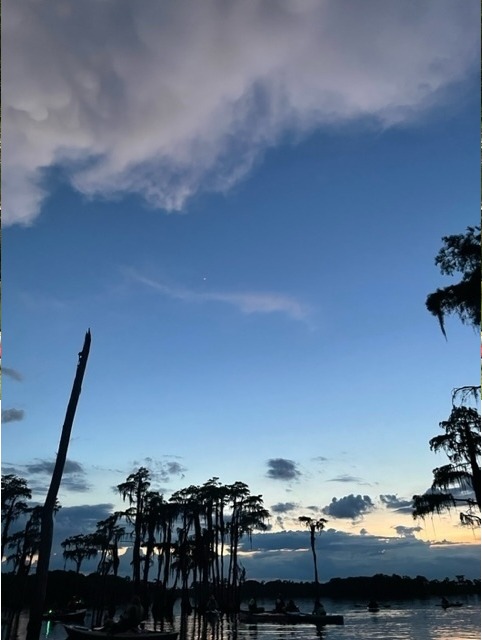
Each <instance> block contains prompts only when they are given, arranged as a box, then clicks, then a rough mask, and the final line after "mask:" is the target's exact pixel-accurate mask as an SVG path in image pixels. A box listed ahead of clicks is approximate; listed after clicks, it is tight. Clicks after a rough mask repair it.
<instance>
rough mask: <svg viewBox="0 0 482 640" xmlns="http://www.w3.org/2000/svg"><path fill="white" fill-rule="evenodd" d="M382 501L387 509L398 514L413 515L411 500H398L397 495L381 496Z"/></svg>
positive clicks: (386, 494) (387, 494)
mask: <svg viewBox="0 0 482 640" xmlns="http://www.w3.org/2000/svg"><path fill="white" fill-rule="evenodd" d="M380 500H381V501H382V503H383V504H384V505H385V506H386V508H387V509H393V510H394V511H396V512H397V513H412V509H413V503H412V501H411V500H404V499H401V498H398V497H397V495H396V494H393V493H385V494H380Z"/></svg>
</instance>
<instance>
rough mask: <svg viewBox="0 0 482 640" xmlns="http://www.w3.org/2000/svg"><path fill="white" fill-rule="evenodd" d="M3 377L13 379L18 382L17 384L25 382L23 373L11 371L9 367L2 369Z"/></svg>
mask: <svg viewBox="0 0 482 640" xmlns="http://www.w3.org/2000/svg"><path fill="white" fill-rule="evenodd" d="M2 375H5V376H7V377H8V378H12V380H16V381H17V382H21V381H22V380H23V376H22V374H21V373H19V372H18V371H16V370H15V369H10V368H9V367H2Z"/></svg>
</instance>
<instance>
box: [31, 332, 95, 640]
mask: <svg viewBox="0 0 482 640" xmlns="http://www.w3.org/2000/svg"><path fill="white" fill-rule="evenodd" d="M90 341H91V336H90V329H89V330H88V331H87V333H86V334H85V339H84V346H83V347H82V351H80V353H79V361H78V363H77V371H76V373H75V379H74V384H73V386H72V392H71V394H70V400H69V404H68V405H67V411H66V413H65V420H64V425H63V427H62V434H61V436H60V443H59V450H58V452H57V459H56V461H55V467H54V471H53V474H52V480H51V481H50V487H49V490H48V493H47V497H46V498H45V504H44V506H43V509H42V516H41V530H40V545H39V552H38V561H37V571H36V574H35V584H34V591H33V600H32V605H31V607H30V618H29V621H28V625H27V636H26V640H39V637H40V631H41V628H42V614H43V613H44V605H45V595H46V592H47V580H48V571H49V562H50V553H51V551H52V538H53V533H54V507H55V503H56V500H57V494H58V492H59V487H60V482H61V480H62V475H63V472H64V466H65V461H66V459H67V450H68V448H69V442H70V434H71V432H72V425H73V423H74V417H75V410H76V409H77V403H78V401H79V396H80V392H81V390H82V380H83V378H84V373H85V367H86V366H87V358H88V357H89V351H90Z"/></svg>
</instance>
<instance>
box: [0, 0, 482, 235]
mask: <svg viewBox="0 0 482 640" xmlns="http://www.w3.org/2000/svg"><path fill="white" fill-rule="evenodd" d="M478 20H479V15H478V8H477V4H476V3H473V2H451V1H448V0H438V1H437V2H423V3H418V2H410V3H405V2H399V0H387V1H386V2H383V3H381V4H380V2H378V1H375V0H365V2H363V3H362V4H360V3H358V2H353V1H352V0H342V1H340V0H325V1H324V2H318V1H317V2H315V1H313V0H301V1H298V0H294V1H291V0H290V1H285V0H281V1H280V2H270V3H267V2H264V1H263V0H252V1H251V2H227V3H226V2H224V0H206V1H205V2H192V0H177V1H176V2H175V3H165V2H158V3H144V2H142V3H135V4H132V3H131V2H129V1H128V0H104V1H103V2H98V1H96V0H84V2H82V3H75V2H71V3H40V4H39V3H35V2H9V3H6V6H5V7H4V11H3V15H2V27H3V34H2V35H3V47H4V49H5V50H6V51H8V56H6V57H5V60H4V65H3V78H2V79H3V82H4V87H5V92H4V93H5V95H4V98H3V104H2V114H3V119H4V122H3V131H2V134H3V141H2V142H3V146H4V149H3V151H4V154H3V155H4V161H3V166H2V170H3V178H4V192H3V194H2V195H3V222H4V223H6V224H12V223H21V224H29V223H31V222H32V221H33V220H34V219H35V217H36V216H37V215H38V214H39V211H40V209H41V206H42V203H43V200H44V198H45V197H46V196H47V195H48V182H46V181H45V179H44V178H45V175H46V172H47V171H46V170H47V169H48V168H50V167H52V166H55V165H61V166H62V167H63V171H64V176H65V177H66V179H68V180H69V181H70V183H71V184H72V185H73V186H74V187H75V188H76V189H78V190H79V191H80V192H81V193H83V194H84V195H85V196H87V197H97V196H103V197H113V196H119V195H122V194H124V193H138V194H140V195H141V196H142V197H143V198H144V199H145V201H146V202H148V203H149V204H150V205H152V206H153V207H156V208H161V209H164V210H166V211H176V210H181V209H183V207H185V206H186V203H187V202H188V201H189V200H190V199H191V198H192V197H194V196H195V195H196V194H197V193H199V192H200V191H202V190H210V191H217V192H226V191H228V190H229V189H230V188H232V186H233V185H235V184H237V183H238V182H239V181H240V180H242V179H243V178H244V177H245V176H246V175H247V174H248V173H249V171H250V170H251V169H252V167H253V166H254V165H255V163H256V162H257V161H258V160H259V158H260V157H261V156H262V153H263V152H264V151H265V150H266V149H268V148H270V147H272V146H274V145H275V144H277V142H278V141H279V140H280V139H281V138H282V136H285V134H286V133H291V134H292V138H293V139H294V140H297V139H299V138H300V137H302V136H304V135H307V134H308V133H309V132H310V131H312V130H314V129H315V128H319V127H325V126H333V125H339V124H343V123H347V122H351V121H353V120H355V119H362V118H370V119H372V120H373V121H374V122H376V123H379V125H380V126H382V127H383V126H390V125H394V124H397V123H405V122H410V121H412V120H414V119H416V118H417V117H419V114H420V113H423V112H425V111H426V110H427V109H428V108H430V107H432V106H433V105H434V104H437V103H446V102H447V96H446V93H447V91H446V89H447V88H448V87H450V86H451V85H452V84H453V83H454V82H458V81H461V80H463V79H464V78H465V77H466V75H467V73H468V72H470V71H471V70H472V69H475V68H476V65H477V64H478V51H479V47H478V39H479V30H478V27H477V25H478ZM92 25H95V28H92ZM458 95H460V92H458Z"/></svg>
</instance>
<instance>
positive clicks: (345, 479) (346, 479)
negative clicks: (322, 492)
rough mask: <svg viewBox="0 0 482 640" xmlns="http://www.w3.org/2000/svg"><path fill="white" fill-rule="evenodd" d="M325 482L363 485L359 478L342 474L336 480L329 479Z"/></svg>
mask: <svg viewBox="0 0 482 640" xmlns="http://www.w3.org/2000/svg"><path fill="white" fill-rule="evenodd" d="M327 482H356V483H358V484H363V480H362V478H359V477H358V476H350V475H348V474H343V475H341V476H337V477H336V478H330V479H329V480H327Z"/></svg>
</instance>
